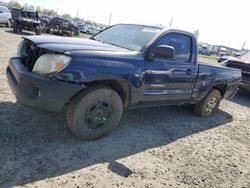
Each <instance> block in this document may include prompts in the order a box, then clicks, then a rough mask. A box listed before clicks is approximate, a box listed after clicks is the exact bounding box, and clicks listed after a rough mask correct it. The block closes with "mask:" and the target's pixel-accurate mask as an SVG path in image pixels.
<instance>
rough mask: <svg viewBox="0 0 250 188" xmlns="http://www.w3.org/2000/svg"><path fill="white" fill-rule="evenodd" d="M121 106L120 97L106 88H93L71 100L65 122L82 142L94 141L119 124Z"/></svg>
mask: <svg viewBox="0 0 250 188" xmlns="http://www.w3.org/2000/svg"><path fill="white" fill-rule="evenodd" d="M122 112H123V104H122V100H121V98H120V96H119V95H118V94H117V93H116V92H115V91H114V90H112V89H111V88H109V87H106V86H93V87H91V88H90V89H88V90H87V91H84V92H82V93H80V94H78V95H77V96H75V97H74V98H73V100H71V102H70V104H69V106H68V108H67V112H66V113H67V122H68V126H69V128H70V129H71V130H72V132H73V133H74V134H75V135H76V136H77V137H78V138H80V139H82V140H96V139H98V138H101V137H103V136H104V135H106V134H108V133H110V132H111V131H112V130H114V129H115V128H116V127H117V125H118V124H119V122H120V119H121V116H122Z"/></svg>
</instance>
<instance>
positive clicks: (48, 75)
mask: <svg viewBox="0 0 250 188" xmlns="http://www.w3.org/2000/svg"><path fill="white" fill-rule="evenodd" d="M23 38H24V39H23V41H22V42H21V43H20V45H19V47H18V51H17V56H16V57H13V58H11V59H10V61H9V65H8V67H7V71H6V72H7V78H8V82H9V85H10V87H11V89H12V92H13V93H14V95H15V96H16V99H17V102H19V103H21V104H23V105H25V106H28V107H30V108H35V109H39V110H45V111H50V112H58V111H65V112H66V116H67V123H68V125H69V127H70V129H71V130H72V132H73V133H74V134H75V135H76V136H78V137H79V138H81V139H84V140H93V139H97V138H100V137H102V136H103V135H106V134H107V133H109V132H110V131H112V130H113V129H114V128H115V127H116V126H117V125H118V124H119V121H120V119H121V116H122V113H123V110H124V109H131V108H137V107H145V106H164V105H183V104H191V105H192V106H193V108H194V112H195V114H197V115H199V116H201V117H210V116H212V115H213V114H214V113H215V112H216V110H217V109H218V107H219V105H220V102H221V100H222V99H223V98H224V99H227V98H230V97H232V96H233V95H234V94H235V93H236V92H237V87H238V85H239V83H240V80H241V72H240V71H239V70H237V69H233V68H226V67H222V66H212V65H209V64H202V63H198V57H197V51H198V50H197V41H196V38H195V36H194V35H193V34H192V33H189V32H185V31H181V30H175V29H164V28H161V27H153V26H145V25H133V24H118V25H115V26H112V27H110V28H108V29H106V30H104V31H102V32H101V33H99V34H97V35H95V36H93V37H92V38H90V39H76V38H67V37H66V38H64V37H55V36H26V37H23Z"/></svg>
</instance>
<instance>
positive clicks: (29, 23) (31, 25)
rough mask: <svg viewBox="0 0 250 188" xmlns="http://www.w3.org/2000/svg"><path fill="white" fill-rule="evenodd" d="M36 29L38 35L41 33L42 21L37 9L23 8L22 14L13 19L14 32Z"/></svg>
mask: <svg viewBox="0 0 250 188" xmlns="http://www.w3.org/2000/svg"><path fill="white" fill-rule="evenodd" d="M23 30H26V31H34V32H35V33H36V35H41V32H42V27H41V21H40V20H39V15H38V12H37V11H31V10H24V9H21V11H20V14H19V16H18V17H17V18H15V19H14V21H13V32H14V33H17V32H18V31H20V32H22V31H23Z"/></svg>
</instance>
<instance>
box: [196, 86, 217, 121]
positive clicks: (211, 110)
mask: <svg viewBox="0 0 250 188" xmlns="http://www.w3.org/2000/svg"><path fill="white" fill-rule="evenodd" d="M220 101H221V93H220V92H219V91H218V90H217V89H213V90H212V91H211V92H209V93H208V94H207V95H206V97H205V98H204V99H202V100H201V101H200V102H199V103H197V104H195V106H194V113H195V114H196V115H198V116H200V117H211V116H213V115H214V114H215V112H216V111H217V110H218V108H219V106H220Z"/></svg>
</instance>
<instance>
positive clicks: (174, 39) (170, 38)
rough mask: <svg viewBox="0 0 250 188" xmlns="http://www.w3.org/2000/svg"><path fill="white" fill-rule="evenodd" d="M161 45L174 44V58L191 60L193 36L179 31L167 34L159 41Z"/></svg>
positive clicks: (158, 43)
mask: <svg viewBox="0 0 250 188" xmlns="http://www.w3.org/2000/svg"><path fill="white" fill-rule="evenodd" d="M159 45H168V46H172V47H173V48H174V49H175V56H174V58H173V60H177V61H185V62H190V58H191V37H190V36H187V35H183V34H178V33H169V34H166V35H165V36H164V37H163V38H161V39H160V40H159V41H158V42H157V46H159Z"/></svg>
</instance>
